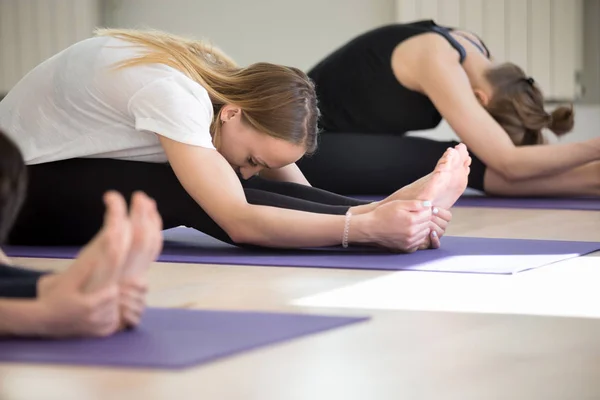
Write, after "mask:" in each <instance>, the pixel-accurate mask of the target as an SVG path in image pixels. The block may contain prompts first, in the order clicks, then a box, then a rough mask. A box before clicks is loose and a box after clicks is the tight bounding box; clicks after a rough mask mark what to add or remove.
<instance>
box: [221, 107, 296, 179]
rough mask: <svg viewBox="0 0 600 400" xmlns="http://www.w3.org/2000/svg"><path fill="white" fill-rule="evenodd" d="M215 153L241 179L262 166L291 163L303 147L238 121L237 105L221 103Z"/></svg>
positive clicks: (274, 166) (271, 167)
mask: <svg viewBox="0 0 600 400" xmlns="http://www.w3.org/2000/svg"><path fill="white" fill-rule="evenodd" d="M220 119H221V122H222V125H221V134H220V139H219V148H218V150H219V153H221V155H222V156H223V157H225V159H226V160H227V162H229V164H230V165H231V166H232V167H233V169H234V170H235V171H236V172H239V173H240V175H241V176H242V178H243V179H249V178H251V177H252V176H254V175H256V174H258V173H259V172H260V171H261V170H262V169H264V168H268V169H277V168H281V167H284V166H286V165H289V164H292V163H295V162H296V161H298V160H299V159H300V158H301V157H302V156H303V155H304V153H305V152H306V149H305V148H304V146H301V145H297V144H294V143H290V142H288V141H285V140H283V139H278V138H275V137H272V136H269V135H267V134H264V133H262V132H259V131H257V130H255V129H253V128H252V127H250V126H249V125H248V124H247V123H245V122H244V121H242V113H241V110H240V108H237V107H235V106H230V105H225V106H223V109H222V110H221V114H220Z"/></svg>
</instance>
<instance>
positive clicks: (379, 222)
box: [350, 200, 445, 253]
mask: <svg viewBox="0 0 600 400" xmlns="http://www.w3.org/2000/svg"><path fill="white" fill-rule="evenodd" d="M432 215H433V214H432V208H431V206H429V205H428V203H427V202H422V201H418V200H412V201H410V200H396V201H391V202H388V203H386V204H382V205H380V206H378V207H377V208H376V209H375V210H373V211H371V212H369V213H366V214H363V215H362V216H361V217H364V218H366V219H364V220H363V219H361V220H360V221H361V222H359V224H358V225H359V226H358V227H357V229H356V230H358V231H359V232H361V231H364V232H365V233H366V235H367V236H368V237H369V238H370V241H371V242H372V243H373V244H376V245H378V246H382V247H385V248H386V249H389V250H391V251H398V252H406V253H412V252H414V251H416V250H418V249H419V248H420V247H421V246H422V245H424V244H427V245H429V236H430V233H431V232H432V224H433V223H432ZM362 221H365V222H364V225H362V224H363V222H362ZM439 223H440V225H442V227H438V229H439V230H440V231H442V232H443V231H444V230H445V226H444V223H443V221H440V222H439ZM350 238H352V227H351V231H350ZM351 241H352V240H351Z"/></svg>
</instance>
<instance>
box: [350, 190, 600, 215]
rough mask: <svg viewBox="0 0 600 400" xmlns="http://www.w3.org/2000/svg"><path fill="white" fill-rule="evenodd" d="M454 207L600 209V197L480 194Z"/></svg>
mask: <svg viewBox="0 0 600 400" xmlns="http://www.w3.org/2000/svg"><path fill="white" fill-rule="evenodd" d="M353 197H355V198H357V199H360V200H366V201H379V200H381V199H383V198H384V197H385V196H353ZM454 207H490V208H525V209H541V210H543V209H546V210H590V211H600V198H592V197H564V198H559V197H539V198H538V197H490V196H485V195H478V194H465V195H463V196H461V197H460V198H459V199H458V201H457V202H456V204H454Z"/></svg>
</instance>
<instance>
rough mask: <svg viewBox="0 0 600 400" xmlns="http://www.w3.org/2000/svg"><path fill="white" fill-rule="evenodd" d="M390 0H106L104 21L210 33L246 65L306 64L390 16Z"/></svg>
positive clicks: (388, 20) (205, 35) (201, 35)
mask: <svg viewBox="0 0 600 400" xmlns="http://www.w3.org/2000/svg"><path fill="white" fill-rule="evenodd" d="M394 1H395V0H302V1H296V0H170V1H166V0H110V1H108V5H107V9H106V16H107V18H108V20H107V21H106V22H107V23H108V24H109V25H112V26H117V27H128V28H133V27H135V28H140V27H152V28H155V29H163V30H168V31H171V32H174V33H178V34H186V35H192V36H194V37H196V38H207V39H210V40H211V41H212V42H213V44H215V45H216V46H218V47H220V48H221V49H222V50H224V51H225V52H226V53H227V54H229V55H230V56H231V57H233V58H234V59H235V60H236V61H237V62H238V63H240V64H242V65H246V64H249V63H252V62H257V61H266V62H274V63H280V64H286V65H293V66H296V67H298V68H302V69H308V68H310V67H311V66H312V65H313V64H314V63H316V62H317V61H318V60H319V59H320V58H322V57H323V56H325V55H326V54H327V53H329V52H330V51H331V50H333V49H334V48H335V47H337V46H339V45H341V44H342V43H344V42H346V41H347V40H348V39H349V38H351V37H352V36H354V35H357V34H359V33H361V32H363V31H366V30H368V29H371V28H373V27H376V26H379V25H383V24H386V23H391V22H393V20H394V18H395V4H394Z"/></svg>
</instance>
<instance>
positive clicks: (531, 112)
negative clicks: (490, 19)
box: [299, 20, 600, 196]
mask: <svg viewBox="0 0 600 400" xmlns="http://www.w3.org/2000/svg"><path fill="white" fill-rule="evenodd" d="M308 75H309V76H310V77H311V79H312V80H313V81H314V82H315V85H316V90H317V96H318V99H319V107H320V110H321V119H320V127H321V129H322V131H323V133H322V135H321V140H320V143H319V150H318V151H317V153H316V154H315V155H313V156H311V157H305V158H304V159H302V160H301V161H300V163H299V166H300V168H301V170H302V172H303V173H304V174H305V176H306V177H307V178H308V180H309V181H310V182H311V183H312V184H313V185H315V186H317V187H322V188H324V189H327V190H331V191H334V192H338V193H344V194H386V193H390V192H392V191H393V190H395V188H397V187H399V186H402V185H406V184H409V183H410V182H412V181H414V180H415V179H418V178H419V177H421V176H423V175H425V174H426V173H427V171H430V170H431V168H432V167H433V166H434V165H435V163H436V161H437V159H438V158H439V156H440V155H441V154H442V153H443V152H444V151H445V149H446V148H447V147H449V146H452V145H455V144H456V142H442V141H435V140H430V139H426V138H419V137H411V136H407V135H405V133H407V132H410V131H421V130H429V129H433V128H435V127H436V126H438V124H439V123H440V122H441V120H442V119H445V120H446V121H447V122H448V123H449V125H450V126H451V127H452V128H453V130H454V131H455V132H456V134H457V135H458V136H459V138H460V140H461V141H462V142H464V143H465V144H466V145H467V147H468V148H469V150H470V152H471V157H472V158H473V163H472V165H471V174H470V177H469V186H470V187H472V188H474V189H479V190H484V191H486V192H488V193H492V194H501V195H523V196H526V195H559V196H560V195H600V189H598V183H597V180H598V179H597V176H598V174H600V161H599V160H600V138H596V139H592V140H590V141H588V142H585V143H572V144H557V145H545V146H533V145H537V144H543V143H544V140H543V136H542V133H541V130H542V129H544V128H549V129H550V130H552V131H553V132H554V133H555V134H557V135H562V134H565V133H567V132H569V131H571V129H572V128H573V110H572V107H560V108H558V109H556V110H554V111H553V112H552V113H550V114H549V113H547V112H546V111H545V109H544V98H543V96H542V93H541V91H540V89H539V87H538V86H537V84H536V83H535V81H534V80H533V79H532V78H530V77H528V76H527V75H525V73H524V72H523V70H522V69H521V68H519V67H518V66H516V65H514V64H510V63H506V64H501V65H498V64H495V63H494V61H493V60H492V59H491V56H490V51H489V50H488V49H487V47H486V46H485V44H484V43H483V42H482V41H481V40H480V39H479V38H478V37H477V36H475V35H473V34H471V33H468V32H463V31H459V30H455V29H452V28H447V27H443V26H439V25H437V24H436V23H435V22H434V21H431V20H426V21H417V22H413V23H408V24H394V25H388V26H383V27H380V28H377V29H374V30H372V31H369V32H366V33H364V34H362V35H360V36H358V37H356V38H354V39H353V40H351V41H350V42H348V43H347V44H345V45H344V46H342V47H340V48H339V49H337V50H336V51H334V52H333V53H331V54H330V55H329V56H327V57H326V58H325V59H324V60H322V61H321V62H319V63H318V64H317V65H316V66H315V67H313V69H312V70H310V71H309V72H308ZM325 172H326V173H325Z"/></svg>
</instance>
